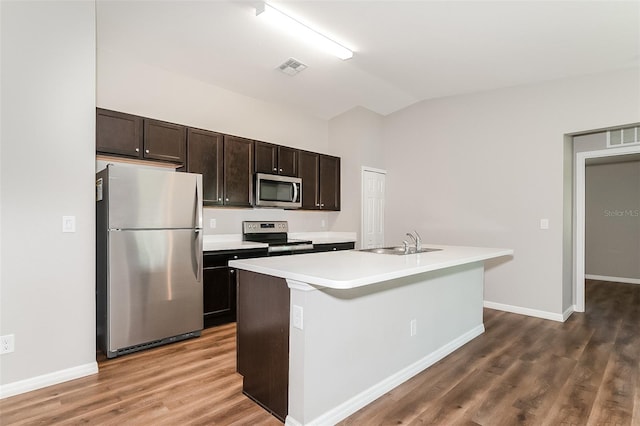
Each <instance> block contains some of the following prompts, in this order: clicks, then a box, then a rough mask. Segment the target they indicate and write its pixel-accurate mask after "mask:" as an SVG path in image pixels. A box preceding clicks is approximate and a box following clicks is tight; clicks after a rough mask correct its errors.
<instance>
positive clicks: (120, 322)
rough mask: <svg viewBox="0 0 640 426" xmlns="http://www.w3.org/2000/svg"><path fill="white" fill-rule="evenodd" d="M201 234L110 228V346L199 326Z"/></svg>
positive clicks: (112, 349)
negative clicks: (112, 229) (115, 229)
mask: <svg viewBox="0 0 640 426" xmlns="http://www.w3.org/2000/svg"><path fill="white" fill-rule="evenodd" d="M201 235H202V233H201V232H200V231H197V230H144V231H142V230H139V231H110V232H109V249H108V250H109V268H108V269H109V278H108V286H107V287H108V290H107V293H108V296H107V310H108V350H109V351H110V352H116V351H117V350H118V349H123V348H127V347H130V346H135V345H139V344H144V343H149V342H153V341H156V340H160V339H163V338H166V337H173V336H177V335H179V334H182V333H188V332H192V331H196V330H202V326H203V308H202V262H201V259H202V236H201Z"/></svg>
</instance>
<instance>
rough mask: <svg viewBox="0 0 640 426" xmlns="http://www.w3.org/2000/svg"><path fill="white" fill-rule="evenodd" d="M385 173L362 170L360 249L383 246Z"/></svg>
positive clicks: (367, 169)
mask: <svg viewBox="0 0 640 426" xmlns="http://www.w3.org/2000/svg"><path fill="white" fill-rule="evenodd" d="M385 177H386V172H385V171H383V170H376V169H370V168H363V169H362V233H361V243H360V246H361V248H375V247H382V246H384V194H385Z"/></svg>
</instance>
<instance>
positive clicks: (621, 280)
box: [584, 274, 640, 284]
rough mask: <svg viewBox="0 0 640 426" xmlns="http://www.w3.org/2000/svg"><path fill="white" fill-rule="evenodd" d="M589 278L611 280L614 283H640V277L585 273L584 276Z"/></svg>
mask: <svg viewBox="0 0 640 426" xmlns="http://www.w3.org/2000/svg"><path fill="white" fill-rule="evenodd" d="M584 277H585V278H586V279H588V280H598V281H611V282H614V283H625V284H640V279H638V278H624V277H608V276H606V275H591V274H589V275H585V276H584Z"/></svg>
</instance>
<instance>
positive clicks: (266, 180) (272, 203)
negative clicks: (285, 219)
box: [255, 173, 302, 209]
mask: <svg viewBox="0 0 640 426" xmlns="http://www.w3.org/2000/svg"><path fill="white" fill-rule="evenodd" d="M255 188H256V194H255V195H256V196H255V205H256V206H257V207H281V208H285V209H297V208H300V207H302V179H300V178H297V177H290V176H280V175H269V174H266V173H256V185H255Z"/></svg>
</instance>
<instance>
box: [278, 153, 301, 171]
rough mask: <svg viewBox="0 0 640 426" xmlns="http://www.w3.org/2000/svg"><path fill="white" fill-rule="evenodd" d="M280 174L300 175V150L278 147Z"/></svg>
mask: <svg viewBox="0 0 640 426" xmlns="http://www.w3.org/2000/svg"><path fill="white" fill-rule="evenodd" d="M278 174H281V175H283V176H297V175H298V150H297V149H294V148H289V147H286V146H279V147H278Z"/></svg>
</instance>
